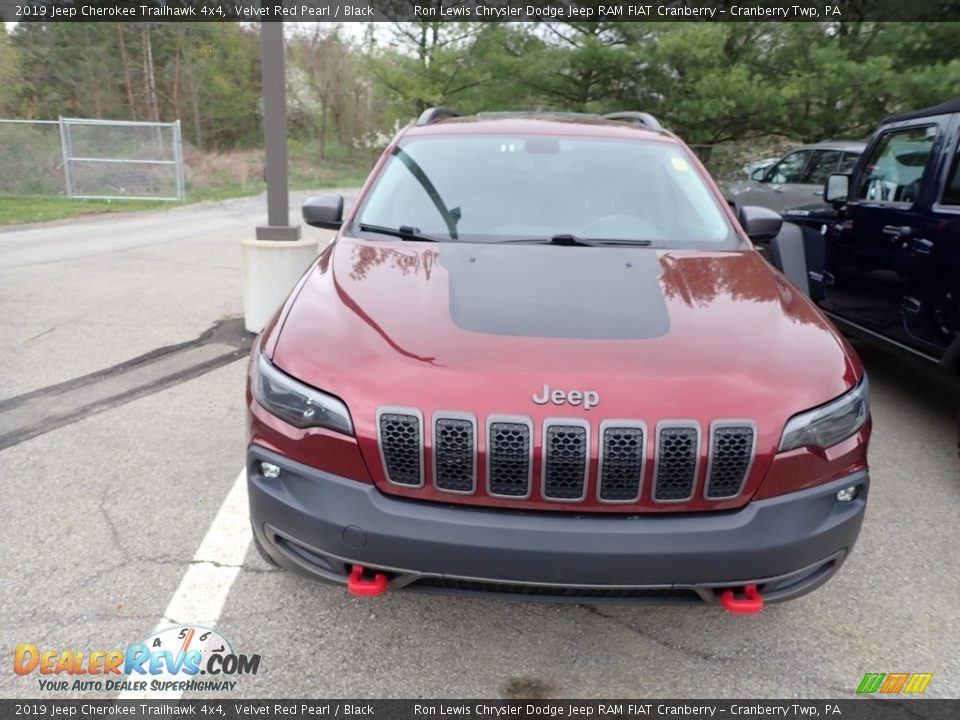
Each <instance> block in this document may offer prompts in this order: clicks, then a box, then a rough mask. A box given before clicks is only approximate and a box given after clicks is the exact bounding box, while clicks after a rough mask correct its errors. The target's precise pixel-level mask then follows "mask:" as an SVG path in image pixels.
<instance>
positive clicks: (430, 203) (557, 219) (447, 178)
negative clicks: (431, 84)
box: [353, 135, 738, 250]
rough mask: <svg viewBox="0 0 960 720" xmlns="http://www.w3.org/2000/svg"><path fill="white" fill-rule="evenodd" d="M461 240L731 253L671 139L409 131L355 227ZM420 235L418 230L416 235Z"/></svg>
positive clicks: (713, 205) (699, 181) (710, 199)
mask: <svg viewBox="0 0 960 720" xmlns="http://www.w3.org/2000/svg"><path fill="white" fill-rule="evenodd" d="M375 228H379V229H381V230H382V229H390V228H393V229H397V228H403V229H404V237H406V239H418V237H422V238H427V239H435V240H448V241H449V240H459V241H464V242H508V241H518V240H525V239H529V240H531V241H536V240H538V239H539V240H549V239H550V238H554V237H556V236H567V237H570V236H573V237H576V238H583V239H584V240H591V239H592V240H606V241H611V242H617V243H628V242H637V243H639V244H649V245H652V246H654V247H665V248H708V249H716V250H722V249H733V248H736V247H738V241H737V238H736V236H735V235H734V232H733V228H732V227H731V226H730V224H729V223H728V222H727V218H726V216H725V215H724V212H723V210H722V209H721V206H720V204H719V203H718V202H717V200H716V198H715V197H714V195H713V193H712V192H711V191H710V190H709V189H708V187H707V185H706V183H705V182H704V179H703V177H702V176H701V175H700V174H699V173H698V171H697V170H696V168H694V167H693V165H691V164H690V162H688V160H687V159H686V156H685V154H684V151H683V150H682V149H681V148H680V147H678V146H676V145H673V144H667V143H661V142H637V141H623V140H606V139H597V138H581V137H577V138H569V137H554V136H543V135H517V136H512V135H511V136H507V135H495V136H493V135H491V136H455V137H454V136H434V137H421V138H408V139H407V140H406V141H405V142H403V143H401V145H400V146H399V147H398V148H396V149H395V150H394V151H393V154H392V155H391V156H390V157H389V158H388V160H387V162H386V164H385V166H384V168H383V170H382V171H381V172H380V175H379V177H378V178H377V180H376V182H375V184H374V186H373V189H372V190H371V192H370V193H369V195H368V196H367V198H366V200H365V201H364V203H363V205H362V206H361V208H360V209H359V212H358V213H357V216H356V222H355V226H354V228H353V231H354V232H358V231H359V232H371V233H373V236H376V230H375ZM417 236H418V237H417Z"/></svg>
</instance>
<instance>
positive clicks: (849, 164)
mask: <svg viewBox="0 0 960 720" xmlns="http://www.w3.org/2000/svg"><path fill="white" fill-rule="evenodd" d="M859 159H860V153H858V152H845V153H844V154H843V158H842V159H841V160H840V166H839V167H838V168H837V172H838V173H848V172H853V168H854V166H856V164H857V160H859Z"/></svg>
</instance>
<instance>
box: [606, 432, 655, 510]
mask: <svg viewBox="0 0 960 720" xmlns="http://www.w3.org/2000/svg"><path fill="white" fill-rule="evenodd" d="M645 443H646V426H644V424H643V423H640V422H636V421H629V420H605V421H604V422H602V423H601V424H600V465H599V488H598V491H597V497H598V498H599V499H600V500H601V501H603V502H610V503H615V502H636V501H637V500H638V499H639V498H640V487H641V485H642V484H643V465H644V457H645V450H646V445H645Z"/></svg>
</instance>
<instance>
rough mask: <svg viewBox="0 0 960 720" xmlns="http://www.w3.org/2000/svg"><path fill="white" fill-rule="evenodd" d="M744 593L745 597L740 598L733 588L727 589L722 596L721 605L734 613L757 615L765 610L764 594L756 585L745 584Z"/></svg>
mask: <svg viewBox="0 0 960 720" xmlns="http://www.w3.org/2000/svg"><path fill="white" fill-rule="evenodd" d="M743 594H744V596H745V597H742V598H738V597H736V596H735V595H734V594H733V590H725V591H724V592H723V594H722V595H721V596H720V605H721V606H722V607H723V609H724V610H726V611H727V612H728V613H732V614H734V615H756V614H757V613H758V612H760V611H761V610H763V596H762V595H761V594H760V591H759V590H757V586H756V585H747V586H745V587H744V588H743Z"/></svg>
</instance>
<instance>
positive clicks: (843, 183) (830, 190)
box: [823, 175, 850, 203]
mask: <svg viewBox="0 0 960 720" xmlns="http://www.w3.org/2000/svg"><path fill="white" fill-rule="evenodd" d="M823 199H824V200H826V201H827V202H828V203H845V202H846V201H847V200H849V199H850V176H849V175H831V176H830V177H828V178H827V182H826V183H824V185H823Z"/></svg>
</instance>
